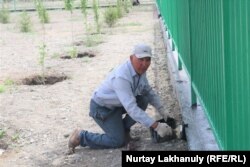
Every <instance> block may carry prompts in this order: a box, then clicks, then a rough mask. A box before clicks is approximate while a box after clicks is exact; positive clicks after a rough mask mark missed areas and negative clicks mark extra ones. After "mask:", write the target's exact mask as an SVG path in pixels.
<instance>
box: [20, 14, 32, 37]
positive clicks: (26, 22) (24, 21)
mask: <svg viewBox="0 0 250 167" xmlns="http://www.w3.org/2000/svg"><path fill="white" fill-rule="evenodd" d="M31 25H32V23H31V18H30V16H29V15H28V13H27V12H26V11H23V12H22V13H21V14H20V31H21V32H30V31H31Z"/></svg>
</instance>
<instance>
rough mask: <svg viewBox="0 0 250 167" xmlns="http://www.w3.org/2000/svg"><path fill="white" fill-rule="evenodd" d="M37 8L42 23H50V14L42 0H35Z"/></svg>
mask: <svg viewBox="0 0 250 167" xmlns="http://www.w3.org/2000/svg"><path fill="white" fill-rule="evenodd" d="M35 6H36V10H37V11H38V17H39V19H40V22H41V23H49V14H48V12H47V10H46V8H45V7H44V4H43V2H42V1H41V0H35Z"/></svg>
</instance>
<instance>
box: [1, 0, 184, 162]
mask: <svg viewBox="0 0 250 167" xmlns="http://www.w3.org/2000/svg"><path fill="white" fill-rule="evenodd" d="M50 15H51V18H52V20H51V23H50V24H48V25H46V42H47V45H48V49H49V53H50V56H48V57H47V58H46V70H47V72H48V73H50V74H51V73H53V74H57V75H58V74H64V75H67V76H68V77H69V79H67V80H64V81H63V82H58V83H56V84H54V85H38V86H27V85H16V86H12V87H11V88H10V89H8V90H7V91H5V92H4V93H0V113H1V115H0V128H1V129H2V130H4V131H5V132H6V134H5V135H4V137H3V138H2V139H0V166H25V167H29V166H30V167H31V166H34V167H35V166H96V167H98V166H100V167H101V166H121V150H125V149H126V148H125V147H124V148H121V149H107V150H92V149H89V148H78V149H77V150H76V153H75V154H73V155H66V154H65V153H66V152H67V141H68V135H69V134H70V133H71V131H72V130H73V129H74V128H76V127H81V128H83V129H88V130H90V131H96V132H101V129H100V128H99V127H98V126H97V125H96V124H95V123H94V121H93V120H92V119H91V118H90V117H89V116H88V111H89V110H88V109H89V100H90V97H91V93H92V91H93V90H94V89H95V88H96V87H97V85H98V84H99V83H100V82H101V81H102V80H103V79H104V78H105V76H106V74H107V73H108V72H109V71H110V70H111V69H112V68H114V67H115V66H116V65H118V64H120V63H121V62H123V61H124V60H126V59H127V58H128V56H129V55H130V53H131V49H132V47H133V45H134V44H136V43H138V42H141V41H144V42H146V43H148V44H150V45H152V46H153V49H154V55H155V58H154V59H153V62H152V66H151V68H150V70H149V73H148V75H149V79H150V82H151V84H152V85H154V88H155V89H156V90H157V91H158V92H159V93H160V95H161V96H162V98H163V99H164V101H166V104H167V106H168V107H169V110H170V111H171V112H173V113H175V114H174V115H175V117H176V118H177V119H178V120H180V115H179V106H178V103H177V101H176V99H175V97H174V95H173V88H172V86H171V85H169V83H170V82H169V80H170V79H169V76H168V71H167V62H166V58H165V54H166V52H165V50H164V47H163V40H162V36H161V33H160V28H159V22H158V19H157V17H156V16H155V7H154V6H151V5H147V6H143V5H141V6H138V7H135V8H133V10H132V11H131V12H130V13H129V14H127V15H126V16H125V17H123V18H122V19H120V20H119V23H118V24H117V25H116V26H115V27H114V28H113V29H112V30H110V29H108V28H107V27H103V34H102V35H101V38H102V40H101V41H102V43H101V44H99V45H95V46H93V47H86V46H85V45H84V43H82V42H81V41H83V38H82V37H81V36H84V34H85V33H84V31H83V27H82V24H83V23H82V20H81V13H80V11H76V12H74V17H75V19H74V22H73V27H74V37H75V41H76V42H80V45H79V46H78V50H79V51H87V52H91V53H93V54H95V55H96V56H95V57H93V58H82V59H70V60H64V59H60V58H59V57H58V56H55V55H63V54H65V52H66V49H65V48H68V47H69V46H70V41H71V31H70V27H71V23H70V22H69V20H70V16H69V13H67V12H65V11H51V12H50ZM59 16H60V17H59ZM33 19H34V21H36V20H35V17H33ZM13 22H14V21H13ZM15 28H16V27H15V24H14V23H13V24H10V25H4V26H3V27H1V34H2V37H3V38H1V41H0V42H2V44H4V45H2V46H3V47H2V49H1V59H0V60H1V66H0V70H1V71H0V82H3V81H4V80H5V79H6V78H11V79H12V80H14V81H18V80H20V79H22V78H24V77H28V76H31V75H33V74H39V73H40V67H39V65H37V59H38V55H37V52H38V46H39V44H40V43H41V39H42V37H41V28H40V27H39V26H35V27H34V33H31V34H29V35H25V34H21V33H19V32H17V30H16V29H15ZM13 39H15V41H13ZM147 112H149V114H153V108H152V107H149V109H148V110H147ZM1 129H0V130H1ZM132 134H133V135H134V136H140V137H141V140H140V141H138V142H136V145H137V146H138V150H186V149H187V146H186V142H185V141H182V140H173V141H170V142H166V143H161V144H153V143H152V142H151V139H150V135H149V131H148V129H146V128H145V127H143V126H141V125H140V124H136V125H135V126H134V127H133V128H132ZM4 146H5V147H7V146H8V148H7V149H6V148H5V147H4ZM1 150H2V152H1Z"/></svg>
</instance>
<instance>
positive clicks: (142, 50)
mask: <svg viewBox="0 0 250 167" xmlns="http://www.w3.org/2000/svg"><path fill="white" fill-rule="evenodd" d="M133 54H134V55H135V56H136V57H137V58H138V59H140V58H144V57H152V50H151V48H150V46H148V45H146V44H144V43H140V44H137V45H135V47H134V50H133Z"/></svg>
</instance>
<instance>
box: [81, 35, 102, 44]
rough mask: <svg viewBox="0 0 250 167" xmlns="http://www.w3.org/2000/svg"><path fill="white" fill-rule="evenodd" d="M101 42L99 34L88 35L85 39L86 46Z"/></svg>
mask: <svg viewBox="0 0 250 167" xmlns="http://www.w3.org/2000/svg"><path fill="white" fill-rule="evenodd" d="M101 43H103V37H102V35H101V34H94V35H88V36H87V40H86V43H85V44H86V46H87V47H92V46H96V45H99V44H101Z"/></svg>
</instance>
